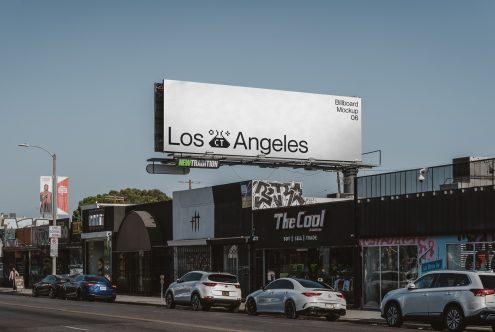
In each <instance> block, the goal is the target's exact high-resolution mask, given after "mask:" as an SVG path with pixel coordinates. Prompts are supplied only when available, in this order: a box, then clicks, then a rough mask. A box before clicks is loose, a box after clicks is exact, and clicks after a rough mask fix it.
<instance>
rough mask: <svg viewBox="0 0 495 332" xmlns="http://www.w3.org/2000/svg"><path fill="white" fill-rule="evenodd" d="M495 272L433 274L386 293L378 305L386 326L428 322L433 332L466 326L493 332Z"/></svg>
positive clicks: (459, 328) (494, 319) (444, 272)
mask: <svg viewBox="0 0 495 332" xmlns="http://www.w3.org/2000/svg"><path fill="white" fill-rule="evenodd" d="M494 289H495V273H490V272H472V271H452V270H445V271H433V272H430V273H427V274H425V275H423V276H422V277H420V278H419V279H417V280H416V281H415V282H414V283H411V284H409V285H408V286H407V287H406V288H401V289H396V290H393V291H390V292H388V293H387V294H386V295H385V297H384V298H383V300H382V303H381V307H380V310H381V314H382V317H383V318H385V319H386V320H387V323H388V325H389V326H393V327H400V326H401V325H402V322H403V321H404V320H416V321H422V322H428V323H431V326H432V328H433V329H435V330H443V329H445V328H446V329H447V330H448V331H462V330H464V328H465V326H466V325H468V324H472V325H491V326H492V329H493V330H494V331H495V290H494Z"/></svg>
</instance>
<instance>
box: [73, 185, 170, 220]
mask: <svg viewBox="0 0 495 332" xmlns="http://www.w3.org/2000/svg"><path fill="white" fill-rule="evenodd" d="M170 199H171V198H170V197H168V196H167V194H165V193H163V192H162V191H160V190H158V189H151V190H146V189H144V190H141V189H136V188H126V189H121V190H119V191H117V190H110V191H109V192H108V194H98V195H96V196H88V197H85V198H83V199H82V200H80V201H79V204H78V208H77V209H76V210H74V212H73V213H72V220H74V221H76V220H81V214H80V211H79V207H81V206H82V205H88V204H94V203H96V202H98V203H109V204H111V203H119V204H143V203H154V202H161V201H169V200H170Z"/></svg>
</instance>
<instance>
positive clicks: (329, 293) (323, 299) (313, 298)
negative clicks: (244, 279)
mask: <svg viewBox="0 0 495 332" xmlns="http://www.w3.org/2000/svg"><path fill="white" fill-rule="evenodd" d="M346 309H347V303H346V300H345V298H344V295H343V294H342V293H340V292H336V291H334V290H333V289H332V288H331V287H330V286H328V285H326V284H323V283H320V282H317V281H312V280H307V279H297V278H281V279H277V280H275V281H272V282H271V283H269V284H268V285H267V286H265V287H263V288H262V289H260V290H257V291H255V292H254V293H251V294H249V295H248V296H247V298H246V311H247V313H248V314H250V315H257V314H258V313H260V312H267V313H268V312H273V313H284V314H285V315H286V316H287V318H297V316H298V315H299V314H303V315H311V316H325V317H326V318H327V320H329V321H335V320H337V319H338V318H339V317H340V316H344V315H345V314H346Z"/></svg>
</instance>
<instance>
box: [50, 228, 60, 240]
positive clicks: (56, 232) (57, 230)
mask: <svg viewBox="0 0 495 332" xmlns="http://www.w3.org/2000/svg"><path fill="white" fill-rule="evenodd" d="M48 236H49V237H50V238H52V237H56V238H61V237H62V227H60V226H50V227H49V229H48Z"/></svg>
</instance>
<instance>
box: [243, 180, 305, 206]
mask: <svg viewBox="0 0 495 332" xmlns="http://www.w3.org/2000/svg"><path fill="white" fill-rule="evenodd" d="M252 194H253V199H252V204H253V210H258V209H269V208H278V207H287V206H299V205H304V203H305V199H304V198H303V195H302V184H301V183H300V182H278V181H262V180H253V186H252Z"/></svg>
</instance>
